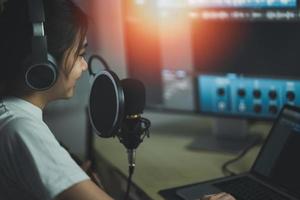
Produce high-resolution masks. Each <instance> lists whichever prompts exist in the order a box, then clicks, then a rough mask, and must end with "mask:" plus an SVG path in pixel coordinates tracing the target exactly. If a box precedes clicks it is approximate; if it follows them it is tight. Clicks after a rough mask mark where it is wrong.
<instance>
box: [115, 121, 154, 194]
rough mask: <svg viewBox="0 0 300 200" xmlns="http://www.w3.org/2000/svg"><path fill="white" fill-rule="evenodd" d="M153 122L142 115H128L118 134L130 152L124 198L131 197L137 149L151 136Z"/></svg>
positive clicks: (128, 152)
mask: <svg viewBox="0 0 300 200" xmlns="http://www.w3.org/2000/svg"><path fill="white" fill-rule="evenodd" d="M150 126H151V123H150V121H149V120H148V119H145V118H142V117H141V116H140V115H131V116H126V118H125V119H124V121H123V123H122V126H121V129H120V132H119V134H118V135H117V136H118V138H119V140H120V142H121V143H122V144H123V145H124V146H125V147H126V149H127V154H128V165H129V166H128V171H129V177H128V181H127V190H126V193H125V197H124V200H127V199H128V198H129V192H130V186H131V183H132V176H133V173H134V169H135V158H136V149H137V147H138V146H139V144H140V143H142V142H143V140H144V138H145V137H146V136H147V137H149V136H150V135H149V128H150Z"/></svg>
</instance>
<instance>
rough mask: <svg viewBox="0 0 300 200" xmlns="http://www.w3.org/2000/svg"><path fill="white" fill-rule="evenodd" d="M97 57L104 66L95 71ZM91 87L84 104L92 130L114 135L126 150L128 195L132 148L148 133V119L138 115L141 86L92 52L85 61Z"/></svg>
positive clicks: (142, 99)
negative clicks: (87, 99)
mask: <svg viewBox="0 0 300 200" xmlns="http://www.w3.org/2000/svg"><path fill="white" fill-rule="evenodd" d="M94 59H97V60H98V61H100V62H101V63H102V65H103V66H104V67H105V69H106V70H103V71H100V72H99V73H95V72H94V71H93V70H92V61H93V60H94ZM88 66H89V73H90V75H91V80H92V87H91V91H90V98H89V104H88V111H89V119H90V122H91V125H92V127H93V128H94V131H95V133H96V134H97V135H98V136H100V137H104V138H110V137H117V138H118V139H119V141H120V142H121V143H122V144H123V145H124V146H125V148H126V149H127V154H128V163H129V178H128V184H127V190H126V195H125V200H126V199H128V195H129V191H130V185H131V177H132V175H133V172H134V168H135V155H136V149H137V147H138V146H139V144H140V143H141V142H143V139H144V138H145V137H146V136H147V137H149V128H150V125H151V123H150V121H149V120H148V119H146V118H143V117H142V113H143V112H144V108H145V99H146V97H145V96H146V95H145V93H146V92H145V86H144V85H143V83H142V82H141V81H139V80H135V79H124V80H121V81H120V80H119V78H118V76H117V75H116V74H115V73H114V72H113V71H111V70H109V66H108V65H107V63H106V62H105V60H104V59H103V58H102V57H101V56H98V55H94V56H92V57H91V58H90V59H89V62H88Z"/></svg>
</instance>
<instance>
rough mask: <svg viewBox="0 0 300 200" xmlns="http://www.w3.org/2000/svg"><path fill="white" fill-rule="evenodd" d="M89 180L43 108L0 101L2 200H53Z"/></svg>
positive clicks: (0, 182) (23, 102) (0, 183)
mask: <svg viewBox="0 0 300 200" xmlns="http://www.w3.org/2000/svg"><path fill="white" fill-rule="evenodd" d="M87 179H89V177H88V176H87V175H86V173H85V172H84V171H82V170H81V168H80V167H79V166H78V165H77V164H76V163H75V162H74V161H73V160H72V158H71V157H70V155H69V153H68V152H67V151H66V150H65V149H64V148H62V147H61V146H60V144H59V143H58V141H57V140H56V138H55V137H54V135H53V134H52V132H51V131H50V129H49V128H48V126H47V125H46V124H45V123H44V121H43V118H42V110H41V109H40V108H38V107H37V106H35V105H33V104H31V103H29V102H27V101H25V100H22V99H19V98H6V99H4V100H0V199H1V200H50V199H54V198H55V197H56V196H57V195H58V194H59V193H61V192H62V191H64V190H66V189H68V188H69V187H71V186H72V185H74V184H76V183H79V182H81V181H83V180H87Z"/></svg>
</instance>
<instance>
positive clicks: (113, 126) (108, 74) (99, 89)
mask: <svg viewBox="0 0 300 200" xmlns="http://www.w3.org/2000/svg"><path fill="white" fill-rule="evenodd" d="M88 109H89V115H90V121H91V124H92V126H93V127H94V129H95V131H96V133H97V135H99V136H100V137H104V138H109V137H113V136H115V135H116V133H117V131H118V129H119V127H120V124H121V122H122V120H123V117H124V93H123V90H122V87H121V85H120V80H119V78H118V77H117V75H116V74H115V73H114V72H112V71H102V72H100V73H99V74H97V76H96V78H95V80H94V82H93V85H92V88H91V93H90V99H89V108H88Z"/></svg>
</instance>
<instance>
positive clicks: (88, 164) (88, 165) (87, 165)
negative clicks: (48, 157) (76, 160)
mask: <svg viewBox="0 0 300 200" xmlns="http://www.w3.org/2000/svg"><path fill="white" fill-rule="evenodd" d="M91 165H92V163H91V161H90V160H87V161H85V162H84V163H83V164H82V165H81V168H82V169H83V170H84V171H87V170H88V169H89V168H90V167H91Z"/></svg>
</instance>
